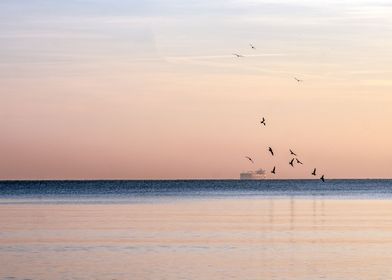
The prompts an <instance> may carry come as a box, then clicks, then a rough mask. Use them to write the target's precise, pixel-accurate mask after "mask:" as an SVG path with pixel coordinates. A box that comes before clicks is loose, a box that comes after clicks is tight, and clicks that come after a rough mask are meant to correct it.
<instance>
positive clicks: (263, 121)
mask: <svg viewBox="0 0 392 280" xmlns="http://www.w3.org/2000/svg"><path fill="white" fill-rule="evenodd" d="M260 123H261V124H264V126H265V118H264V117H263V119H262V120H261V121H260Z"/></svg>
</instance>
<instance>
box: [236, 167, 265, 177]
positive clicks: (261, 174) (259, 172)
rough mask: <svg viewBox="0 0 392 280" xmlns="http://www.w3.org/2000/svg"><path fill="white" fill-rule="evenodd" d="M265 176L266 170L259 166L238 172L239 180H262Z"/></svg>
mask: <svg viewBox="0 0 392 280" xmlns="http://www.w3.org/2000/svg"><path fill="white" fill-rule="evenodd" d="M266 178H267V175H266V171H265V170H264V169H261V168H260V169H258V170H256V171H246V172H241V173H240V180H264V179H266Z"/></svg>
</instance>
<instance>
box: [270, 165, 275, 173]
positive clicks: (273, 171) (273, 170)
mask: <svg viewBox="0 0 392 280" xmlns="http://www.w3.org/2000/svg"><path fill="white" fill-rule="evenodd" d="M271 173H272V174H275V166H274V168H273V169H272V171H271Z"/></svg>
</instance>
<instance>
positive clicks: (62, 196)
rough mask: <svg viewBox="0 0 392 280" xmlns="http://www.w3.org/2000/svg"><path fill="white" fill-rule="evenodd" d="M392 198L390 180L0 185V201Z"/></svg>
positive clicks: (142, 181) (105, 201) (111, 181)
mask: <svg viewBox="0 0 392 280" xmlns="http://www.w3.org/2000/svg"><path fill="white" fill-rule="evenodd" d="M315 196H320V197H323V198H333V199H339V198H342V199H392V180H390V179H355V180H354V179H333V180H327V181H326V182H325V183H323V182H321V181H320V180H43V181H42V180H35V181H27V180H26V181H0V203H1V204H8V203H138V202H143V201H146V202H147V201H151V200H156V199H159V200H160V201H162V200H165V199H169V200H173V199H203V198H208V199H209V198H216V199H219V198H229V197H230V198H246V199H249V198H252V197H255V198H258V199H259V198H263V197H266V198H268V197H275V198H279V197H281V198H287V197H298V198H305V199H306V198H314V197H315Z"/></svg>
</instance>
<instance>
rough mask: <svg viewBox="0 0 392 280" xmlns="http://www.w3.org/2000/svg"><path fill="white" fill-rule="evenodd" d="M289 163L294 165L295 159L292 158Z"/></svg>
mask: <svg viewBox="0 0 392 280" xmlns="http://www.w3.org/2000/svg"><path fill="white" fill-rule="evenodd" d="M289 164H290V165H291V166H292V167H294V159H292V160H291V161H290V162H289Z"/></svg>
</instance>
